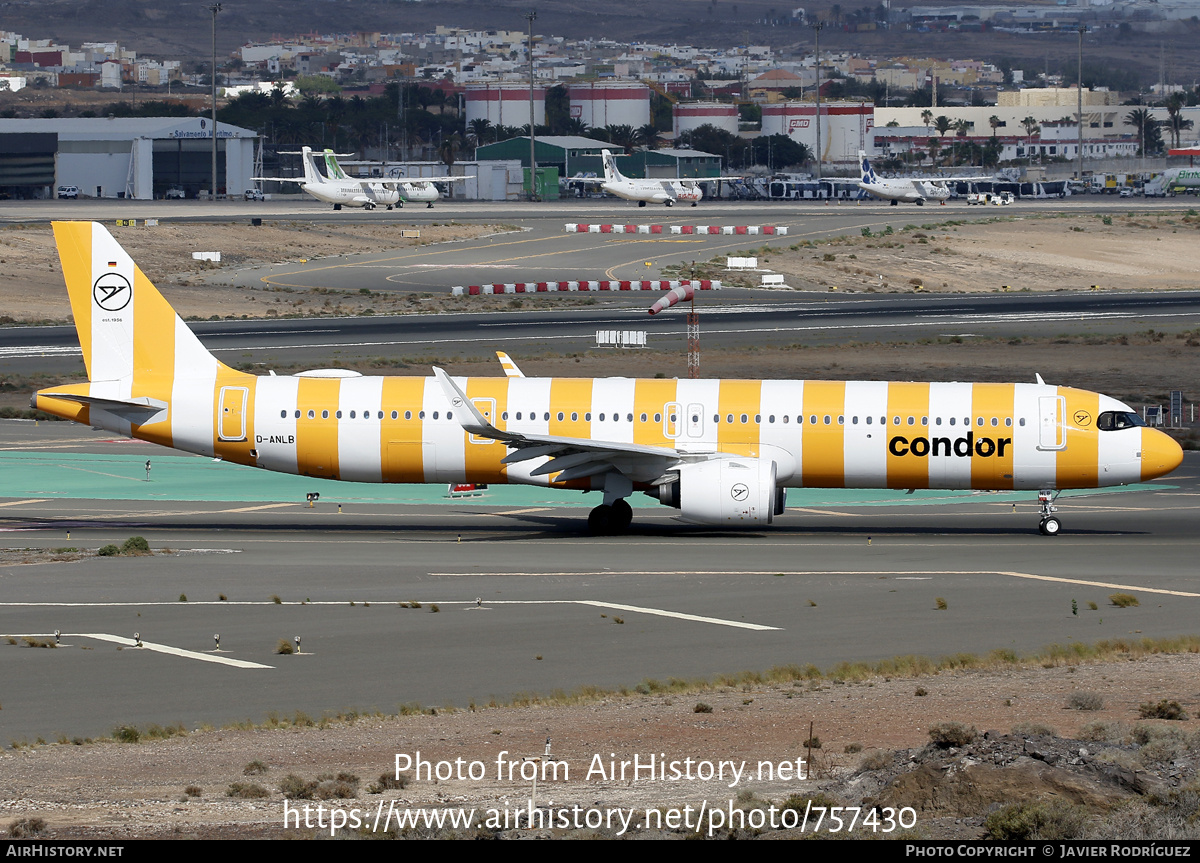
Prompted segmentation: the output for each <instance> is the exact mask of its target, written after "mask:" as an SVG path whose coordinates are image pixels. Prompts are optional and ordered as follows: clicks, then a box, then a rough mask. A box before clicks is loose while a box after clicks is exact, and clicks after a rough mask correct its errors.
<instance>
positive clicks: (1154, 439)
mask: <svg viewBox="0 0 1200 863" xmlns="http://www.w3.org/2000/svg"><path fill="white" fill-rule="evenodd" d="M1182 462H1183V447H1181V446H1180V445H1179V444H1178V443H1176V442H1175V439H1174V438H1172V437H1171V436H1170V435H1167V434H1163V433H1162V432H1160V431H1158V430H1157V429H1150V428H1144V429H1142V479H1143V480H1147V479H1154V478H1155V477H1159V476H1165V475H1167V474H1169V473H1170V472H1171V471H1173V470H1175V468H1177V467H1179V465H1180V464H1181V463H1182Z"/></svg>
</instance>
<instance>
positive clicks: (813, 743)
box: [800, 734, 821, 749]
mask: <svg viewBox="0 0 1200 863" xmlns="http://www.w3.org/2000/svg"><path fill="white" fill-rule="evenodd" d="M800 745H801V746H803V747H804V748H805V749H820V748H821V738H820V737H817V735H815V734H814V735H813V736H812V737H810V738H808V739H807V740H805V741H804V742H803V743H801V744H800Z"/></svg>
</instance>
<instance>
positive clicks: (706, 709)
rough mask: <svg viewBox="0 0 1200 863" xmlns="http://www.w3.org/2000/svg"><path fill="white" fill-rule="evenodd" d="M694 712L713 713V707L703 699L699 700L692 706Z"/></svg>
mask: <svg viewBox="0 0 1200 863" xmlns="http://www.w3.org/2000/svg"><path fill="white" fill-rule="evenodd" d="M692 713H712V707H711V706H710V705H708V704H705V703H704V702H703V701H698V702H696V706H695V707H693V708H692Z"/></svg>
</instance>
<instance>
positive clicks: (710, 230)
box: [564, 222, 788, 236]
mask: <svg viewBox="0 0 1200 863" xmlns="http://www.w3.org/2000/svg"><path fill="white" fill-rule="evenodd" d="M564 227H565V229H566V232H567V233H568V234H662V233H664V232H666V231H669V232H670V233H672V234H751V235H757V234H766V235H768V236H770V235H777V236H785V235H786V234H787V232H788V229H787V226H786V225H585V224H579V223H575V222H568V223H567V224H566V225H565V226H564Z"/></svg>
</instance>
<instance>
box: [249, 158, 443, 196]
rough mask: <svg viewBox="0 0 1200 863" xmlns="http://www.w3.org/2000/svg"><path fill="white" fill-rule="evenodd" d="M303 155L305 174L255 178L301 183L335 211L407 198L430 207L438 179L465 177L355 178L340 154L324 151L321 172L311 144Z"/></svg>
mask: <svg viewBox="0 0 1200 863" xmlns="http://www.w3.org/2000/svg"><path fill="white" fill-rule="evenodd" d="M300 156H301V157H302V162H303V164H304V177H303V178H300V177H254V178H253V179H254V180H256V181H268V182H273V183H299V184H300V188H301V189H303V190H304V191H306V192H308V194H310V195H312V196H313V197H314V198H316V199H317V200H318V201H324V202H325V203H327V204H333V208H334V209H335V210H340V209H341V208H342V207H343V206H346V207H363V208H365V209H368V210H373V209H375V208H376V207H377V206H381V205H382V206H386V207H387V208H388V209H389V210H390V209H392V208H393V207H403V206H404V202H405V201H406V200H409V201H418V202H421V203H427V204H428V205H429V206H430V207H432V206H433V202H434V201H436V200H437V199H438V197H439V194H438V190H437V186H436V185H434V184H435V183H439V182H455V181H457V180H461V179H465V177H436V178H431V179H428V180H425V179H421V180H407V179H403V178H393V177H387V178H370V179H361V180H359V179H354V178H353V177H349V176H347V175H346V172H345V171H343V170H342V166H341V165H339V164H338V161H337V154H335V153H334V152H333V151H332V150H325V152H324V153H322V156H323V157H324V159H325V170H326V173H325V174H322V173H321V172H320V170H319V169H318V168H317V163H316V156H315V155H314V154H313V151H312V148H311V147H302V148H301V149H300Z"/></svg>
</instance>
